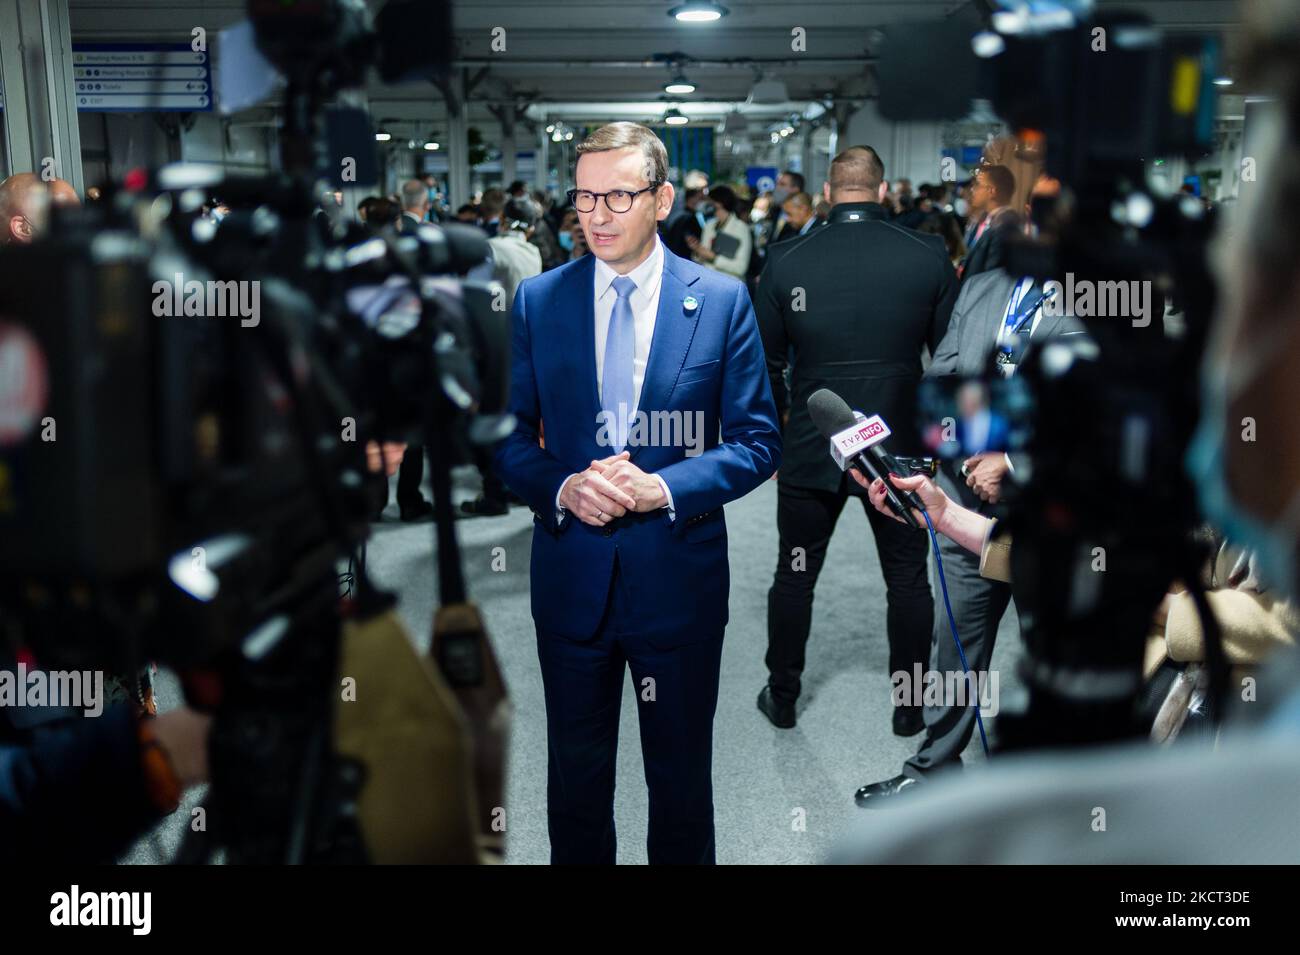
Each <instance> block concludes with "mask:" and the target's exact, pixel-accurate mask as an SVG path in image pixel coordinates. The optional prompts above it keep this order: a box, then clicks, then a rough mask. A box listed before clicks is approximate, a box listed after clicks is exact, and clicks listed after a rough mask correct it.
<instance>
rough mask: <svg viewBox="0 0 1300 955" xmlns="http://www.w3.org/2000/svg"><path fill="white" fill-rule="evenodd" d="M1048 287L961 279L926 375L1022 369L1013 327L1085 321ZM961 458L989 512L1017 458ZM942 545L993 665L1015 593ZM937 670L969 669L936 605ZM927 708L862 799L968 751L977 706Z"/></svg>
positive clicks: (952, 581)
mask: <svg viewBox="0 0 1300 955" xmlns="http://www.w3.org/2000/svg"><path fill="white" fill-rule="evenodd" d="M1043 291H1044V289H1043V285H1042V283H1039V282H1035V281H1033V280H1032V279H1030V278H1023V279H1016V278H1015V277H1014V276H1012V275H1010V274H1008V273H1007V272H1006V271H1005V270H1003V269H1001V268H998V269H993V270H991V271H988V272H981V273H980V274H978V275H974V276H972V277H971V278H970V280H969V281H968V282H966V283H965V284H963V285H962V288H961V292H960V294H959V295H958V296H957V302H956V304H955V305H954V306H953V311H952V318H951V320H950V321H949V323H948V331H947V333H946V334H945V335H944V337H943V339H942V340H941V341H940V342H939V347H938V348H937V349H936V350H935V353H934V360H933V361H932V362H931V363H930V367H929V368H928V369H926V372H925V377H927V378H941V377H948V376H956V377H973V376H978V375H982V374H983V373H984V371H985V369H986V368H987V366H988V360H989V355H990V353H991V352H993V351H994V350H995V349H997V350H1000V351H1002V352H1004V353H1005V354H1006V356H1007V358H1006V360H1003V361H1002V364H1001V365H1000V366H999V367H1000V368H1001V369H1002V371H1003V374H1007V375H1010V374H1014V373H1015V359H1016V356H1017V354H1018V352H1017V350H1014V349H1012V347H1011V339H1012V334H1013V332H1018V337H1019V340H1020V341H1022V342H1023V341H1024V340H1025V339H1026V338H1028V339H1029V341H1031V342H1033V343H1035V344H1038V343H1041V342H1042V341H1044V340H1046V339H1047V338H1050V337H1052V336H1054V335H1068V334H1077V333H1079V332H1081V331H1082V328H1083V327H1082V325H1080V324H1079V322H1078V320H1077V319H1075V318H1073V317H1072V316H1068V315H1059V314H1052V313H1054V312H1056V311H1058V310H1057V309H1053V308H1046V309H1045V308H1044V307H1043ZM954 464H955V462H945V463H944V465H943V467H942V468H941V470H940V472H939V477H938V481H939V485H940V486H941V487H942V488H943V489H944V491H945V492H946V493H947V494H948V496H949V497H951V498H952V499H953V500H954V501H959V502H960V503H961V504H962V505H963V506H964V507H969V508H971V509H973V510H977V511H979V512H980V513H986V512H988V511H989V510H990V508H991V507H992V505H994V504H996V503H997V502H998V500H999V497H1000V494H1001V487H1002V481H1003V479H1004V478H1005V477H1006V475H1007V474H1008V473H1009V472H1010V470H1011V468H1012V462H1011V460H1010V458H1008V456H1007V455H1006V454H1005V453H1004V452H1002V451H990V450H980V451H978V452H977V453H973V454H971V456H970V457H968V458H967V459H966V460H965V461H964V462H962V464H961V465H960V470H958V468H957V467H954ZM939 551H940V553H941V554H942V555H943V567H944V574H945V577H946V579H947V583H948V597H949V599H950V601H951V603H952V613H953V618H954V619H955V620H956V622H957V632H958V633H960V634H961V639H962V644H963V646H964V647H965V649H966V659H967V661H968V662H969V663H970V666H971V669H972V671H973V672H975V673H982V672H985V671H987V670H988V668H989V664H990V662H991V661H992V659H993V641H994V638H995V637H996V635H997V632H998V624H999V623H1001V621H1002V615H1003V614H1004V613H1006V609H1007V605H1008V604H1009V603H1010V601H1011V588H1010V586H1009V585H1007V584H1004V583H1000V582H997V581H993V580H986V579H985V578H983V577H981V576H980V570H979V566H980V561H979V555H978V554H972V553H971V552H970V551H968V550H965V549H964V548H962V547H960V546H958V545H957V544H955V543H953V542H952V541H951V540H949V539H948V538H946V537H940V538H939ZM930 669H931V670H932V671H936V672H938V673H941V674H947V673H960V672H961V671H962V664H961V658H960V657H959V656H958V654H957V646H956V644H955V643H954V642H953V639H952V631H951V630H950V629H949V625H948V617H947V614H946V613H936V614H935V619H934V629H933V634H932V636H931V640H930ZM979 685H980V686H983V683H982V682H981V683H980V684H979ZM924 714H925V739H924V741H923V742H922V743H921V748H920V749H919V750H918V751H917V752H916V754H915V755H913V756H912V757H911V758H910V759H908V760H907V762H906V763H904V764H903V772H902V773H901V774H900V775H898V776H895V777H893V778H892V779H886V780H882V781H881V782H877V783H870V784H868V785H866V786H863V787H862V788H861V789H859V790H858V791H857V794H856V796H855V799H856V800H857V803H858V805H859V806H863V807H865V808H869V809H874V808H878V807H880V806H884V805H887V804H889V803H890V800H891V798H892V797H896V796H898V795H899V794H901V793H905V792H908V791H909V790H911V791H914V790H915V788H916V784H917V783H919V782H922V781H924V780H925V778H926V777H927V776H928V775H929V774H931V773H933V772H935V771H937V770H941V769H945V768H950V767H953V766H960V765H961V753H962V750H964V749H965V748H966V744H967V743H969V742H970V738H971V734H972V732H973V731H974V728H975V711H974V708H973V707H971V706H926V707H925V711H924Z"/></svg>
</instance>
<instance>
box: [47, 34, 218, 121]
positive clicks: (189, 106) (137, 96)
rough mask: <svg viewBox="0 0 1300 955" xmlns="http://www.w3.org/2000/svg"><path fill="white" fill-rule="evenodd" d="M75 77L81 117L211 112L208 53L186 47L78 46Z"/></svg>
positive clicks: (74, 50)
mask: <svg viewBox="0 0 1300 955" xmlns="http://www.w3.org/2000/svg"><path fill="white" fill-rule="evenodd" d="M72 71H73V81H74V83H75V84H76V94H75V95H76V97H77V109H78V110H79V111H81V112H88V113H139V112H149V111H152V112H209V111H211V109H212V72H211V69H210V64H209V62H208V52H207V51H206V50H201V51H196V50H193V49H191V47H190V44H188V43H74V44H72Z"/></svg>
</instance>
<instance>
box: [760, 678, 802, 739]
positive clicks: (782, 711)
mask: <svg viewBox="0 0 1300 955" xmlns="http://www.w3.org/2000/svg"><path fill="white" fill-rule="evenodd" d="M758 708H759V709H760V710H761V711H762V712H763V715H764V716H766V717H767V718H768V720H769V721H771V723H772V725H773V726H775V727H777V728H778V729H783V730H788V729H790V728H791V727H793V726H794V704H793V703H782V702H780V701H779V700H777V699H776V698H774V697H773V696H772V688H771V687H770V686H765V687H763V689H761V690H759V691H758Z"/></svg>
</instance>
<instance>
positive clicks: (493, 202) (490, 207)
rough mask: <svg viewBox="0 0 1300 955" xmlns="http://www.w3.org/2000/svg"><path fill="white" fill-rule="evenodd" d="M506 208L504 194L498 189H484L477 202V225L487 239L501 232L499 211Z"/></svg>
mask: <svg viewBox="0 0 1300 955" xmlns="http://www.w3.org/2000/svg"><path fill="white" fill-rule="evenodd" d="M505 207H506V194H505V193H504V192H502V191H501V190H500V189H496V188H493V189H484V190H483V198H482V200H481V201H480V202H479V217H480V222H479V225H480V227H481V228H482V229H483V231H484V232H486V233H487V234H488V238H489V239H490V238H492V236H494V235H496V234H497V233H499V232H500V231H501V228H500V226H501V210H502V209H504V208H505Z"/></svg>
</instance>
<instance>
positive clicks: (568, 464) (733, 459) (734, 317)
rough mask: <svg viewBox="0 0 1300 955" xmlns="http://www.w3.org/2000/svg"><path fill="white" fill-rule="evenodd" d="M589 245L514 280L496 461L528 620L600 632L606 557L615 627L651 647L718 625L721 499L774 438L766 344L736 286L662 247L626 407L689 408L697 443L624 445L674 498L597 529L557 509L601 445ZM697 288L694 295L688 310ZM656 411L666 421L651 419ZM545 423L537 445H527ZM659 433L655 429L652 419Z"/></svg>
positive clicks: (777, 452)
mask: <svg viewBox="0 0 1300 955" xmlns="http://www.w3.org/2000/svg"><path fill="white" fill-rule="evenodd" d="M594 272H595V257H594V256H592V255H590V254H589V255H586V256H583V258H581V259H579V260H577V261H576V262H570V263H568V264H567V265H564V266H562V267H560V268H558V269H554V270H552V271H550V272H544V273H542V274H541V275H539V276H536V277H534V278H530V279H526V280H525V281H524V282H522V283H520V285H519V288H518V291H517V292H516V294H515V302H514V342H513V361H512V369H511V371H512V379H511V386H510V410H511V412H513V413H514V415H515V417H516V418H517V419H518V425H517V427H516V428H515V431H514V433H513V434H511V435H510V436H509V437H507V438H506V439H505V440H504V441H502V442H501V443H500V445H499V446H498V447H497V451H496V467H497V471H498V473H499V475H500V476H501V478H502V479H503V480H504V481H505V483H506V484H507V485H508V486H509V487H510V488H511V489H512V490H513V491H514V492H515V493H516V494H518V495H519V496H520V497H521V498H523V499H524V501H526V502H527V503H528V505H529V507H531V508H532V509H533V513H534V526H533V531H534V533H533V553H532V610H533V619H534V620H535V621H536V623H537V627H538V629H539V630H542V631H546V632H549V633H556V634H559V635H561V636H565V637H569V638H571V639H576V640H585V639H589V638H590V637H592V636H593V635H594V634H595V633H596V629H597V627H598V625H599V624H600V620H601V616H602V614H603V612H604V609H605V604H606V598H607V597H608V595H609V587H610V578H611V576H612V574H613V570H614V559H615V555H616V554H617V556H618V560H619V564H620V566H621V568H622V573H623V575H624V578H625V580H626V582H627V586H628V588H629V601H630V606H631V610H632V613H631V615H630V620H626V621H621V624H622V625H623V627H624V632H629V633H638V634H644V635H646V636H647V637H650V638H651V642H652V643H653V644H655V645H657V646H660V647H670V646H675V645H683V644H686V643H690V642H693V641H696V640H703V639H706V638H708V637H717V636H718V635H719V634H721V632H722V628H723V627H724V626H725V625H726V622H727V594H728V591H729V589H730V575H729V571H728V567H727V527H726V523H725V521H724V519H723V515H722V505H723V504H726V503H727V502H728V501H732V500H735V499H736V498H738V497H741V496H743V495H745V494H747V493H749V492H750V491H752V490H753V489H754V488H755V487H757V486H758V485H759V484H761V483H762V482H763V481H765V480H767V479H768V478H770V477H771V476H772V474H773V472H774V471H776V469H777V468H778V467H779V466H780V464H781V438H780V432H779V429H778V427H777V422H776V408H775V406H774V405H773V402H772V394H771V388H770V385H769V384H768V377H767V367H766V364H765V360H764V355H763V346H762V342H761V340H760V338H759V334H758V324H757V322H756V321H755V319H754V309H753V306H752V305H751V304H750V301H749V293H748V292H747V291H746V290H745V286H744V285H743V284H742V283H740V282H738V281H736V280H735V279H733V278H731V277H729V276H724V275H722V274H721V273H718V272H714V271H711V270H709V269H705V268H702V267H701V266H699V265H696V264H695V263H693V262H689V261H687V260H685V259H682V258H679V257H678V256H676V255H674V254H673V253H672V252H670V251H669V250H668V249H667V248H665V249H664V272H663V280H662V284H661V287H660V292H659V311H658V313H657V317H656V319H655V330H654V338H653V340H652V341H651V345H650V357H649V361H648V363H647V367H646V374H645V381H644V383H643V385H642V388H641V398H640V402H639V404H638V406H637V410H638V412H645V413H646V414H647V416H649V415H650V414H651V413H652V412H655V411H669V412H672V411H676V412H681V413H683V414H692V415H696V413H698V415H697V416H696V417H695V419H694V420H696V421H702V423H703V428H702V429H701V431H700V432H698V434H699V438H698V440H700V441H701V442H702V446H703V448H704V451H703V453H701V454H698V455H693V456H688V455H687V453H686V452H687V450H688V448H687V447H685V446H684V442H682V441H680V440H679V441H677V442H676V446H664V445H662V444H660V445H656V444H654V443H652V442H650V441H643V442H638V443H630V444H629V448H628V450H629V451H630V452H631V456H632V461H633V462H634V463H635V464H636V465H637V466H638V467H639V468H641V469H642V470H643V471H645V472H646V473H648V474H658V475H660V477H662V478H663V480H664V482H665V483H666V484H667V485H668V489H669V491H670V492H671V493H672V498H673V503H674V505H675V508H676V520H674V521H670V520H669V518H668V512H667V510H666V509H660V510H658V511H653V512H650V513H648V514H628V515H627V516H625V517H622V518H619V519H617V520H615V521H612V522H611V523H610V524H609V525H607V526H606V527H603V528H600V527H592V526H590V525H587V524H584V523H582V522H581V521H579V520H578V519H577V518H576V517H573V516H572V515H565V517H564V519H563V520H562V521H559V522H557V521H556V514H555V496H556V494H557V493H558V492H559V489H560V486H561V485H562V484H563V483H564V481H565V479H566V478H568V477H569V475H571V474H574V473H575V472H579V471H584V470H586V469H587V467H588V466H589V464H590V463H591V461H592V460H593V459H596V458H605V457H609V455H610V454H611V453H612V450H613V449H612V448H610V447H609V446H608V444H604V445H602V444H601V443H600V441H599V439H598V435H600V434H601V431H600V427H599V417H598V416H599V413H600V410H601V406H600V396H599V394H598V393H597V389H596V346H595V301H594V298H593V282H594ZM692 298H693V299H694V300H695V303H696V307H695V308H688V307H687V304H686V303H687V300H688V299H692ZM660 420H663V419H662V418H661V419H660ZM543 422H544V423H545V425H544V426H545V438H546V447H545V448H543V447H541V446H540V444H539V442H538V436H539V431H540V428H541V426H542V423H543ZM655 430H657V429H655Z"/></svg>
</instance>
